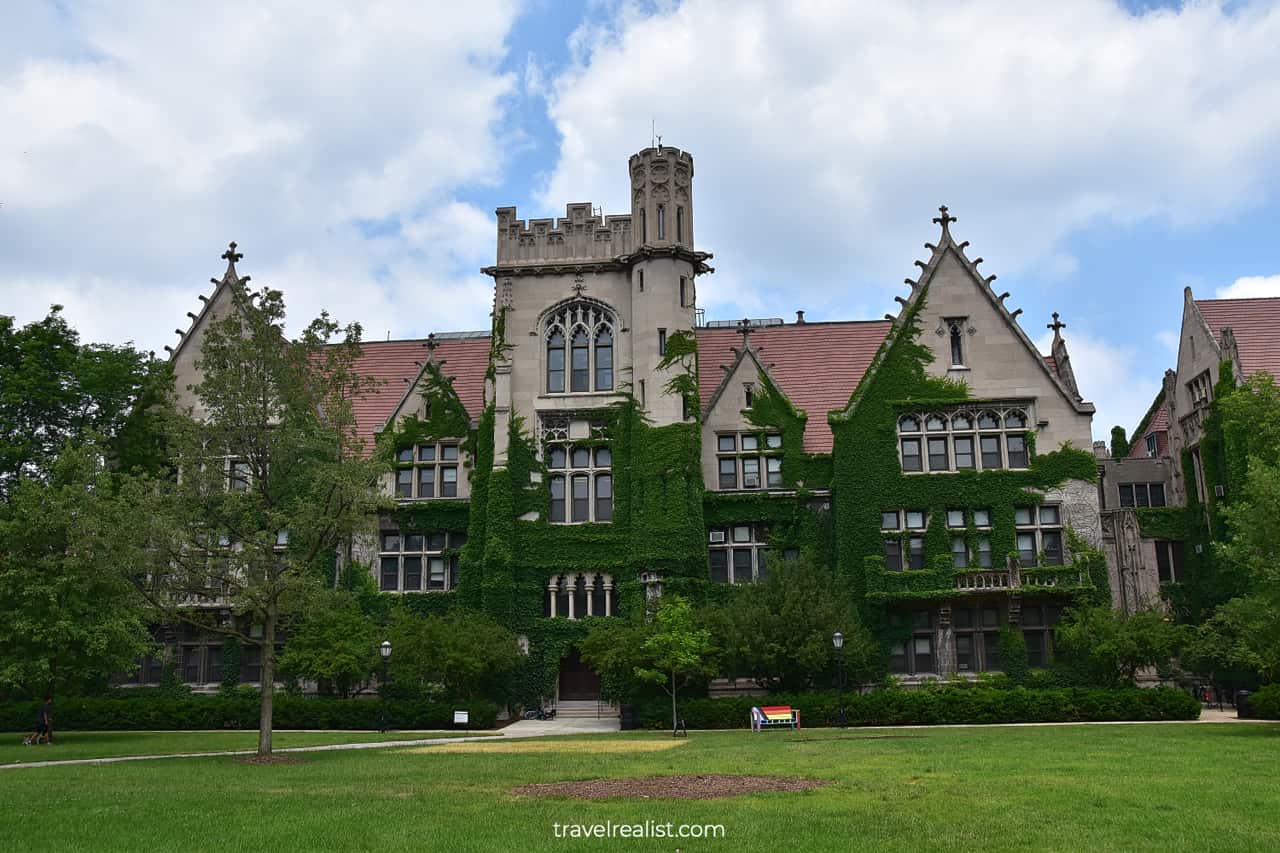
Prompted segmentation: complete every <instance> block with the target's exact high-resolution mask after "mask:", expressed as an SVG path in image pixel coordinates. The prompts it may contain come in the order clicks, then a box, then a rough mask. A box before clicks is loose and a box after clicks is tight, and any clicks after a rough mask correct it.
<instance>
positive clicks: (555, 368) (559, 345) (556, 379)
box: [547, 329, 564, 394]
mask: <svg viewBox="0 0 1280 853" xmlns="http://www.w3.org/2000/svg"><path fill="white" fill-rule="evenodd" d="M547 391H549V392H551V393H553V394H558V393H561V392H563V391H564V333H563V332H561V331H560V330H559V329H553V330H552V331H551V334H550V335H549V336H548V337H547Z"/></svg>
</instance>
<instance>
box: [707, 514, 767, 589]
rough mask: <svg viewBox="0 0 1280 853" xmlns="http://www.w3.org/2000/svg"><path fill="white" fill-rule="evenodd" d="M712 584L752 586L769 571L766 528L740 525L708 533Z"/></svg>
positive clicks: (720, 528)
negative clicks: (751, 584)
mask: <svg viewBox="0 0 1280 853" xmlns="http://www.w3.org/2000/svg"><path fill="white" fill-rule="evenodd" d="M707 554H708V560H709V561H710V565H711V580H712V582H713V583H732V584H737V583H753V582H755V581H760V580H764V579H765V577H766V575H767V572H768V554H769V543H768V541H767V539H766V531H765V529H764V527H763V526H761V525H756V524H737V525H733V526H732V527H712V528H711V529H710V530H708V531H707Z"/></svg>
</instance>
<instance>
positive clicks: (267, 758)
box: [236, 755, 306, 764]
mask: <svg viewBox="0 0 1280 853" xmlns="http://www.w3.org/2000/svg"><path fill="white" fill-rule="evenodd" d="M236 764H306V759H303V758H298V757H296V756H293V755H250V756H247V757H245V758H237V759H236Z"/></svg>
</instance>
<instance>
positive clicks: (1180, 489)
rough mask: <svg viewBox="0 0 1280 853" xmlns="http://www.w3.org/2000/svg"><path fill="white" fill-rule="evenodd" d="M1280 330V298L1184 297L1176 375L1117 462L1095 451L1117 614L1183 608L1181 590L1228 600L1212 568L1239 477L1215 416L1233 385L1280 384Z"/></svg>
mask: <svg viewBox="0 0 1280 853" xmlns="http://www.w3.org/2000/svg"><path fill="white" fill-rule="evenodd" d="M1277 328H1280V298H1262V299H1196V298H1195V297H1194V295H1193V294H1192V292H1191V288H1189V287H1188V288H1186V289H1185V290H1184V291H1183V304H1182V327H1181V331H1180V333H1179V342H1178V360H1177V366H1176V367H1175V368H1173V369H1170V370H1167V371H1165V375H1164V383H1163V387H1162V388H1161V390H1160V393H1159V394H1157V395H1156V399H1155V400H1154V401H1153V402H1152V404H1151V408H1150V410H1149V411H1148V413H1147V415H1146V417H1145V418H1143V420H1142V423H1141V424H1139V426H1138V428H1137V429H1136V430H1135V431H1134V433H1133V436H1132V439H1133V443H1132V446H1131V447H1130V449H1129V452H1128V453H1127V454H1126V455H1125V456H1123V457H1122V458H1118V459H1112V458H1111V457H1110V455H1109V454H1108V453H1106V451H1105V448H1101V449H1099V451H1098V453H1099V456H1100V458H1102V459H1103V460H1104V461H1103V463H1102V466H1101V478H1100V481H1099V484H1100V489H1099V492H1100V502H1101V509H1102V530H1103V545H1104V550H1105V552H1106V555H1107V561H1108V563H1109V564H1110V566H1111V570H1112V588H1113V590H1114V596H1115V602H1116V606H1117V607H1120V608H1122V609H1124V610H1126V611H1130V612H1131V611H1133V610H1136V609H1139V608H1142V607H1146V606H1152V605H1157V604H1160V603H1161V602H1163V601H1166V600H1168V599H1170V598H1171V597H1172V598H1174V599H1178V598H1182V599H1183V600H1184V601H1185V600H1186V598H1185V596H1179V595H1178V594H1177V588H1178V587H1180V586H1185V585H1187V584H1192V585H1195V584H1205V583H1212V584H1214V585H1221V586H1222V588H1221V589H1218V590H1213V591H1210V590H1205V591H1204V592H1205V593H1206V594H1207V595H1209V596H1210V597H1212V596H1215V595H1216V596H1218V597H1221V596H1223V595H1225V596H1226V597H1230V594H1229V592H1227V590H1228V589H1229V588H1230V587H1229V584H1218V583H1217V582H1215V581H1213V580H1212V575H1211V570H1210V569H1209V566H1208V565H1207V561H1208V560H1210V559H1211V554H1210V546H1211V543H1212V541H1213V540H1214V539H1217V538H1220V536H1221V533H1222V529H1221V527H1220V524H1221V519H1220V516H1219V510H1220V507H1221V505H1222V504H1223V503H1224V502H1226V501H1229V500H1230V499H1231V497H1232V492H1233V489H1234V488H1238V487H1239V486H1240V485H1241V483H1240V477H1241V475H1242V472H1241V471H1235V472H1232V471H1231V470H1230V469H1231V467H1232V466H1231V465H1230V464H1228V460H1227V450H1226V448H1225V447H1224V441H1223V438H1224V437H1223V435H1222V429H1221V425H1220V424H1219V423H1217V421H1216V418H1214V415H1215V413H1216V409H1217V405H1216V404H1217V402H1218V398H1219V396H1220V395H1221V394H1223V393H1229V392H1230V390H1231V388H1232V387H1233V386H1234V384H1235V382H1236V381H1239V380H1244V379H1247V378H1248V377H1250V376H1252V375H1254V374H1256V373H1262V372H1265V373H1269V374H1271V375H1272V376H1277V375H1280V336H1277V334H1276V329H1277ZM1233 473H1234V474H1235V476H1234V477H1233V476H1232V474H1233ZM1193 597H1194V595H1193ZM1182 615H1185V616H1193V615H1195V614H1193V613H1190V612H1188V613H1186V614H1182Z"/></svg>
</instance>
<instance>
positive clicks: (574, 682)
mask: <svg viewBox="0 0 1280 853" xmlns="http://www.w3.org/2000/svg"><path fill="white" fill-rule="evenodd" d="M599 698H600V676H599V675H597V674H596V673H595V672H594V671H593V670H592V669H591V667H589V666H587V664H586V663H584V662H583V660H582V657H581V655H579V654H578V650H577V649H570V650H569V654H567V655H565V656H564V657H563V658H561V659H560V699H561V701H574V700H593V701H594V700H597V699H599Z"/></svg>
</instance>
